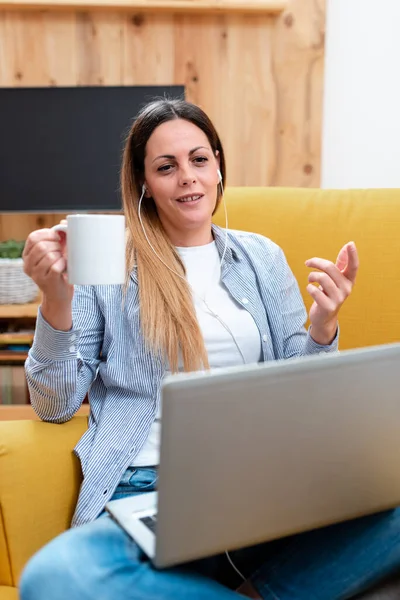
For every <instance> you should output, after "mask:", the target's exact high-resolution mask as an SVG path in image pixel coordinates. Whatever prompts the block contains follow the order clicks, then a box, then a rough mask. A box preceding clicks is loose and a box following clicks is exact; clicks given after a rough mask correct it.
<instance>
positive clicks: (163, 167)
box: [157, 165, 173, 173]
mask: <svg viewBox="0 0 400 600" xmlns="http://www.w3.org/2000/svg"><path fill="white" fill-rule="evenodd" d="M172 167H173V165H162V166H161V167H158V169H157V171H160V172H162V173H167V172H168V171H169V170H170V169H172Z"/></svg>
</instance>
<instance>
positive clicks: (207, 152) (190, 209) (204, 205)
mask: <svg viewBox="0 0 400 600" xmlns="http://www.w3.org/2000/svg"><path fill="white" fill-rule="evenodd" d="M218 168H219V159H218V157H217V156H215V155H214V153H213V151H212V149H211V146H210V143H209V141H208V138H207V136H206V134H205V133H204V132H203V131H202V130H201V129H199V127H197V126H196V125H194V124H193V123H191V122H190V121H185V120H183V119H175V120H173V121H167V122H166V123H162V124H161V125H159V126H158V127H157V128H156V129H155V130H154V131H153V133H152V135H151V136H150V138H149V140H148V142H147V145H146V156H145V161H144V172H145V184H146V187H147V193H146V196H147V197H153V199H154V202H155V203H156V206H157V211H158V214H159V217H160V220H161V223H162V224H163V227H164V229H165V231H166V232H167V235H168V236H169V238H170V240H171V242H172V243H173V244H174V245H175V246H200V245H203V244H207V243H208V242H210V241H211V239H212V236H211V215H212V213H213V211H214V208H215V204H216V200H217V190H218V183H219V177H218V172H217V170H218ZM146 196H145V198H144V200H143V202H146Z"/></svg>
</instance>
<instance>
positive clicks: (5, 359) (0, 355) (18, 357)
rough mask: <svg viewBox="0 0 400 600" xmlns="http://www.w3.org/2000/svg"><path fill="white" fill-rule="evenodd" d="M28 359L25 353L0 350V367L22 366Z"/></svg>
mask: <svg viewBox="0 0 400 600" xmlns="http://www.w3.org/2000/svg"><path fill="white" fill-rule="evenodd" d="M27 358H28V353H27V352H13V351H11V350H0V366H1V365H3V364H5V363H7V364H11V363H12V364H14V363H15V364H22V363H24V362H25V361H26V359H27Z"/></svg>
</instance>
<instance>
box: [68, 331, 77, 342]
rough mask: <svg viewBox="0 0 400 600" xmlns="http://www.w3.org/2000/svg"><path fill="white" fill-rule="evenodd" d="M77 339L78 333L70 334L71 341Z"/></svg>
mask: <svg viewBox="0 0 400 600" xmlns="http://www.w3.org/2000/svg"><path fill="white" fill-rule="evenodd" d="M75 340H76V335H75V333H73V334H72V335H71V336H70V338H69V341H70V342H74V341H75Z"/></svg>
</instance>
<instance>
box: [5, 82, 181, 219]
mask: <svg viewBox="0 0 400 600" xmlns="http://www.w3.org/2000/svg"><path fill="white" fill-rule="evenodd" d="M165 96H167V97H169V98H184V87H183V86H130V87H71V88H67V87H64V88H0V212H69V211H99V212H101V211H114V210H120V209H121V194H120V184H119V174H120V168H121V158H122V149H123V145H124V139H125V137H126V134H127V132H128V130H129V127H130V125H131V124H132V122H133V120H134V118H135V116H136V115H137V113H138V111H139V110H140V109H141V108H142V107H143V105H144V104H145V103H146V102H148V101H150V100H152V99H154V98H160V97H165Z"/></svg>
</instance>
